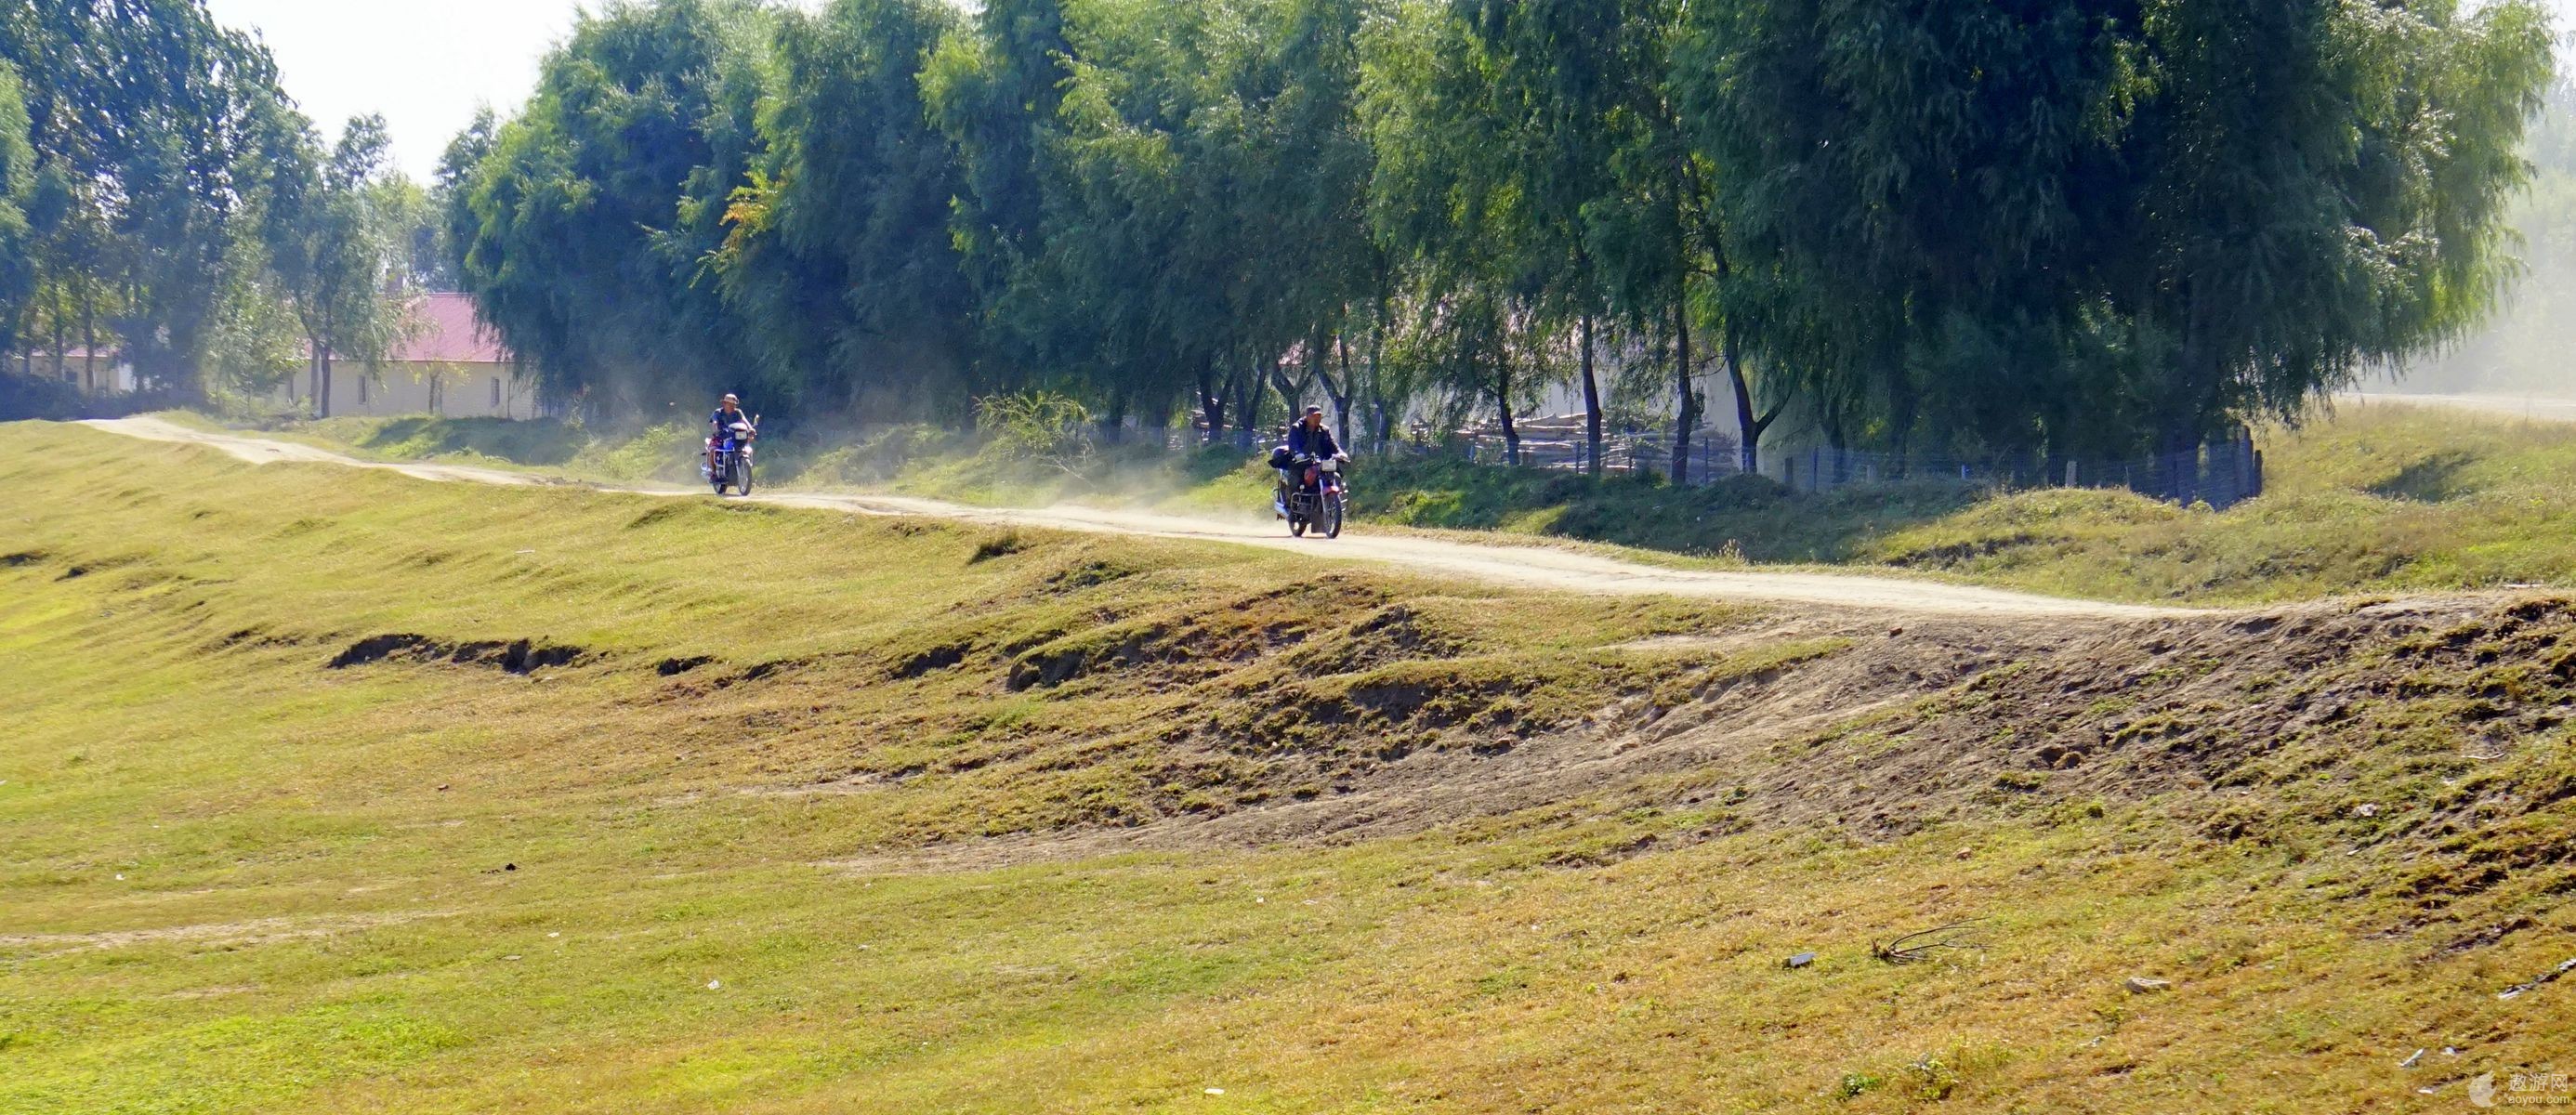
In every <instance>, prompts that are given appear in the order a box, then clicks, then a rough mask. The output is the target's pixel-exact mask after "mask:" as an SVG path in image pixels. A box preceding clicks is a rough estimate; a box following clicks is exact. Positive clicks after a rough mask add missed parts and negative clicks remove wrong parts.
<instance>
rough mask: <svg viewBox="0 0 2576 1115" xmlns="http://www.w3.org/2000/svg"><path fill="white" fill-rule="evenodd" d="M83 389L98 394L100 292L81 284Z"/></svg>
mask: <svg viewBox="0 0 2576 1115" xmlns="http://www.w3.org/2000/svg"><path fill="white" fill-rule="evenodd" d="M81 391H82V392H84V393H86V394H91V395H95V394H98V292H97V291H94V290H91V289H90V287H89V284H87V283H83V284H81Z"/></svg>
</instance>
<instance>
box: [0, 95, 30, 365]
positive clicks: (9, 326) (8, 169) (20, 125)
mask: <svg viewBox="0 0 2576 1115" xmlns="http://www.w3.org/2000/svg"><path fill="white" fill-rule="evenodd" d="M27 127H28V125H27V101H26V96H25V94H24V93H23V92H22V91H21V90H20V87H19V85H18V71H17V70H16V69H15V68H13V67H11V66H10V65H9V64H8V63H6V62H0V353H8V352H15V351H17V349H18V329H19V322H20V319H21V316H22V314H23V313H24V308H25V306H26V304H27V302H28V301H29V300H30V299H32V298H33V297H34V296H35V293H36V261H35V244H34V243H33V230H32V229H31V228H30V227H29V226H28V224H27V213H26V205H27V200H28V195H30V194H32V193H34V192H35V186H36V166H35V164H36V151H35V148H34V147H32V146H30V145H29V144H28V143H27Z"/></svg>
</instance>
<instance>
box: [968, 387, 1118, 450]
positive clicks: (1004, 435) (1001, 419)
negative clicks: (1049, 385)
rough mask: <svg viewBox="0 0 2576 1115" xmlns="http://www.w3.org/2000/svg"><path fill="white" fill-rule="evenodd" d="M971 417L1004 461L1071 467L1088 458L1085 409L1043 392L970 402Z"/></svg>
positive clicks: (1087, 411)
mask: <svg viewBox="0 0 2576 1115" xmlns="http://www.w3.org/2000/svg"><path fill="white" fill-rule="evenodd" d="M975 417H976V419H977V420H978V422H979V423H980V424H981V426H982V428H983V429H984V431H985V432H986V433H987V434H989V435H990V436H991V437H992V442H991V449H992V451H993V452H996V453H999V454H1001V455H1002V456H1003V457H1005V458H1010V459H1016V460H1036V461H1045V462H1048V463H1050V464H1054V465H1056V466H1058V467H1061V468H1066V469H1072V468H1075V467H1078V466H1079V465H1080V464H1081V462H1082V461H1083V460H1084V459H1086V458H1088V457H1089V456H1091V424H1092V418H1091V411H1090V409H1089V408H1087V407H1084V406H1083V405H1082V403H1081V401H1080V400H1077V399H1073V398H1070V397H1068V396H1064V395H1058V394H1055V393H1053V392H1049V391H1026V392H1021V393H1018V394H1012V395H987V396H985V397H983V398H981V399H978V400H976V401H975Z"/></svg>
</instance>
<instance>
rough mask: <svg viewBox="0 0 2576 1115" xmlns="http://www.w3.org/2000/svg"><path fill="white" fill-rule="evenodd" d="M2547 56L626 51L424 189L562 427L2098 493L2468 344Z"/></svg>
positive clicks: (2144, 11)
mask: <svg viewBox="0 0 2576 1115" xmlns="http://www.w3.org/2000/svg"><path fill="white" fill-rule="evenodd" d="M2550 47H2551V44H2550V38H2549V32H2548V26H2547V20H2546V18H2545V16H2544V14H2543V12H2542V11H2541V10H2540V9H2539V8H2538V7H2537V6H2536V5H2535V4H2534V3H2531V2H2529V0H2500V2H2497V3H2490V4H2485V5H2482V6H2480V7H2479V8H2478V9H2477V10H2476V12H2475V13H2474V14H2469V13H2464V12H2462V11H2461V10H2460V9H2459V7H2458V5H2456V4H2455V3H2453V2H2451V0H2379V2H2370V3H2359V2H2350V0H2280V2H2267V3H2260V4H2247V3H2244V2H2243V0H2013V2H2009V3H1997V2H1994V0H1697V2H1694V3H1689V4H1684V3H1681V2H1680V0H1582V2H1573V0H1193V2H1190V3H1156V2H1144V0H987V2H986V3H985V4H984V5H983V6H982V7H981V8H980V10H979V11H977V12H976V13H975V14H973V15H971V16H968V15H963V14H960V12H959V11H958V10H957V9H956V8H954V7H952V6H950V5H948V4H945V3H941V2H939V0H835V2H833V3H830V4H829V5H828V6H826V7H825V8H824V9H823V10H822V11H820V12H819V13H811V14H809V13H804V12H799V11H793V10H783V9H781V8H779V7H775V6H772V5H769V4H766V3H762V2H759V0H656V2H651V3H625V4H618V5H613V6H611V7H610V8H608V9H607V10H606V11H605V12H603V13H601V14H598V15H596V16H592V17H589V18H586V19H585V20H583V21H582V23H581V24H580V26H579V28H578V29H577V30H576V31H575V33H574V35H573V37H572V38H571V40H570V41H569V42H567V43H566V44H564V45H563V46H562V48H561V49H560V50H559V51H557V52H556V53H555V54H554V55H553V56H552V57H551V58H550V59H549V60H548V61H547V63H546V65H545V67H544V72H543V78H542V81H541V84H540V87H539V88H538V90H537V91H536V94H535V96H534V98H533V99H532V100H531V102H530V103H529V104H528V106H527V108H526V110H525V111H524V112H523V113H521V114H520V115H519V116H518V117H516V118H515V119H511V120H508V121H506V122H502V121H494V120H485V121H483V122H481V123H479V124H478V125H477V126H476V127H475V128H474V129H472V130H471V131H469V132H468V133H467V134H465V135H464V136H462V137H460V138H459V139H458V141H457V142H456V144H455V146H454V148H453V149H452V150H451V152H450V153H449V156H448V159H447V162H446V166H445V168H444V171H443V173H442V181H441V184H442V187H443V189H444V190H445V191H446V193H445V200H444V213H445V221H446V225H447V232H448V236H449V239H450V241H451V243H453V244H454V245H455V246H456V249H457V253H458V254H457V260H456V262H457V269H458V275H459V276H460V278H461V280H462V282H463V283H464V285H465V286H466V288H467V289H469V290H470V291H471V292H473V293H474V295H475V296H476V297H477V299H478V300H479V302H480V304H481V305H482V307H483V308H484V310H485V312H486V313H487V315H488V317H489V318H490V319H491V320H492V321H493V322H494V323H495V325H496V326H497V327H498V328H499V329H500V331H501V332H502V333H503V335H504V336H505V337H506V338H507V339H508V340H509V342H510V343H511V344H512V346H513V347H514V348H516V349H517V350H518V351H519V352H520V353H521V354H522V355H523V356H525V357H526V358H527V359H528V360H529V361H530V362H531V366H532V368H533V372H534V374H535V375H537V376H538V377H539V378H540V381H541V383H542V385H543V387H544V388H545V389H546V390H547V391H548V392H549V393H550V394H552V395H553V396H555V397H557V398H580V399H583V400H585V401H586V402H587V403H588V404H589V405H591V406H594V407H598V408H603V409H608V410H612V411H615V410H640V409H644V408H647V407H650V406H653V405H654V404H657V403H659V402H661V401H662V400H663V399H665V398H668V397H673V396H676V395H681V394H696V393H698V392H701V391H706V390H713V389H716V388H718V387H724V386H736V385H740V386H743V387H746V388H748V389H752V390H757V391H760V392H762V393H763V395H764V397H765V398H769V399H774V400H777V401H776V402H774V403H772V404H771V409H772V410H773V411H777V410H783V409H789V408H793V409H795V410H798V411H803V412H809V413H810V412H815V411H836V412H847V411H860V412H864V413H866V414H870V415H886V414H890V413H897V414H902V415H906V416H959V417H962V416H964V415H966V414H968V413H969V411H970V407H971V400H972V399H974V398H976V397H980V396H983V395H986V394H989V393H991V392H995V391H1002V390H1011V389H1018V388H1023V387H1044V388H1048V389H1052V390H1058V391H1063V392H1067V393H1070V394H1073V395H1076V396H1079V397H1081V398H1083V399H1085V400H1086V401H1088V402H1090V403H1092V404H1093V405H1094V409H1095V410H1097V411H1099V412H1102V413H1105V414H1108V415H1110V416H1113V417H1121V416H1125V417H1136V418H1141V419H1144V420H1147V421H1151V422H1154V423H1161V422H1164V421H1167V420H1172V419H1174V418H1176V417H1178V416H1180V415H1184V414H1189V415H1195V416H1197V417H1198V419H1199V420H1200V421H1202V422H1203V423H1204V424H1205V425H1207V426H1208V427H1210V428H1211V429H1219V428H1223V427H1225V426H1227V425H1228V424H1230V423H1240V422H1244V421H1246V420H1248V419H1251V418H1254V417H1256V416H1257V415H1258V413H1259V407H1260V405H1261V400H1263V399H1264V398H1274V399H1275V398H1300V397H1313V396H1323V397H1329V398H1330V399H1331V401H1332V402H1333V403H1334V404H1335V406H1336V409H1337V410H1338V411H1339V415H1340V420H1341V421H1342V423H1343V424H1344V427H1345V428H1346V429H1348V428H1349V427H1350V426H1351V425H1352V424H1354V423H1356V424H1358V425H1359V426H1360V427H1362V429H1363V431H1364V432H1368V431H1373V432H1376V433H1378V434H1380V435H1383V434H1385V433H1386V432H1388V431H1389V429H1390V428H1391V426H1392V424H1393V423H1395V422H1396V421H1397V420H1399V418H1401V417H1402V416H1403V415H1404V414H1405V413H1407V411H1408V408H1414V407H1418V406H1420V405H1422V403H1423V400H1425V399H1438V400H1449V401H1451V402H1453V403H1455V404H1458V405H1461V406H1463V405H1466V404H1469V403H1472V404H1474V405H1476V406H1478V407H1481V408H1483V409H1484V410H1485V411H1486V412H1487V413H1493V414H1498V415H1499V417H1500V418H1501V420H1502V422H1503V424H1504V426H1505V427H1506V431H1507V436H1508V428H1509V426H1510V423H1511V420H1512V418H1513V415H1514V410H1515V408H1516V407H1518V406H1522V405H1526V404H1527V403H1528V402H1529V401H1530V400H1531V399H1532V398H1533V397H1534V396H1535V395H1536V393H1537V392H1538V391H1539V390H1540V389H1541V388H1542V387H1543V386H1546V385H1549V384H1553V383H1566V382H1570V383H1573V384H1577V385H1579V390H1580V395H1581V397H1582V398H1583V399H1585V400H1586V403H1587V409H1588V410H1589V412H1590V427H1591V435H1592V436H1593V437H1594V438H1595V439H1596V440H1597V439H1598V438H1599V437H1600V431H1601V428H1602V415H1603V413H1604V411H1605V410H1606V409H1608V406H1609V403H1608V402H1607V401H1606V400H1608V399H1610V398H1611V397H1614V396H1617V395H1619V394H1620V393H1621V389H1622V388H1623V386H1624V387H1626V388H1627V389H1628V390H1629V392H1630V393H1631V394H1633V393H1634V389H1635V388H1636V386H1637V384H1638V382H1639V378H1640V377H1646V380H1647V382H1649V383H1651V384H1659V385H1660V386H1657V387H1654V388H1653V389H1654V390H1655V391H1656V392H1657V393H1658V394H1660V395H1661V396H1662V398H1663V399H1665V400H1666V403H1665V405H1664V406H1663V407H1662V410H1663V413H1664V414H1665V415H1666V416H1669V417H1670V418H1672V419H1673V420H1674V422H1675V426H1674V432H1675V433H1676V434H1677V435H1678V436H1677V437H1675V439H1674V443H1675V444H1674V448H1675V454H1676V459H1675V464H1676V466H1677V471H1678V466H1679V464H1680V462H1681V460H1682V454H1684V453H1686V452H1687V451H1688V444H1689V438H1690V437H1691V436H1692V433H1693V431H1694V430H1695V429H1696V428H1697V427H1698V426H1699V425H1700V424H1701V423H1702V421H1703V417H1702V413H1703V405H1704V402H1705V401H1704V400H1703V399H1701V398H1700V397H1699V396H1698V395H1697V394H1695V393H1694V386H1695V385H1696V384H1699V383H1701V382H1705V381H1712V380H1713V381H1714V382H1716V383H1718V384H1721V385H1722V387H1721V390H1722V391H1723V393H1724V397H1721V398H1720V399H1718V400H1716V402H1717V404H1718V405H1720V406H1724V407H1727V408H1728V409H1730V410H1732V411H1733V413H1734V415H1735V416H1736V419H1737V422H1738V423H1739V424H1740V425H1741V426H1742V427H1743V428H1745V429H1747V430H1749V431H1755V432H1757V433H1758V432H1760V431H1762V430H1764V429H1766V428H1768V427H1770V426H1771V424H1772V423H1774V422H1779V421H1792V422H1798V423H1802V424H1805V425H1808V426H1811V427H1813V428H1814V429H1815V430H1816V431H1817V432H1818V433H1819V434H1820V435H1821V436H1822V437H1823V438H1824V439H1826V440H1829V441H1831V442H1833V443H1835V444H1840V445H1858V446H1872V447H1878V448H1885V449H1893V450H1897V451H1905V450H1909V449H1912V450H1918V451H1928V450H1931V449H1935V448H1937V449H1939V450H1942V451H1948V452H2015V453H2034V454H2069V453H2084V454H2088V455H2099V454H2126V453H2132V452H2139V451H2144V450H2150V449H2168V450H2169V449H2175V448H2181V447H2187V446H2190V445H2193V444H2196V443H2197V442H2198V441H2199V440H2200V439H2201V438H2202V437H2203V436H2204V435H2205V434H2206V433H2208V432H2209V431H2211V430H2212V429H2214V428H2217V427H2220V426H2223V425H2226V424H2230V423H2232V422H2235V421H2239V420H2242V419H2244V418H2246V417H2249V416H2252V415H2255V414H2259V413H2263V412H2274V413H2287V412H2290V411H2293V410H2295V409H2296V408H2298V407H2299V406H2300V405H2301V404H2302V403H2303V402H2304V401H2305V400H2306V399H2308V398H2309V397H2310V396H2312V395H2313V394H2315V393H2316V392H2318V391H2321V390H2326V389H2330V388H2333V387H2336V386H2339V385H2342V384H2344V383H2346V382H2348V381H2349V380H2350V379H2351V378H2352V377H2353V376H2354V375H2355V374H2356V373H2357V372H2358V371H2360V370H2362V369H2364V368H2366V367H2369V366H2371V365H2374V364H2377V363H2384V362H2388V361H2395V360H2402V359H2404V358H2406V357H2408V356H2410V355H2413V354H2416V353H2419V352H2423V351H2425V350H2427V349H2428V348H2431V347H2434V346H2438V345H2440V344H2442V343H2444V342H2446V341H2448V340H2451V339H2453V338H2456V337H2457V336H2459V335H2460V334H2461V332H2462V331H2463V330H2464V329H2465V328H2467V327H2468V326H2469V325H2471V324H2472V323H2474V322H2475V321H2476V320H2477V319H2478V318H2479V317H2480V315H2481V314H2482V313H2484V312H2485V310H2486V309H2487V308H2488V306H2489V305H2490V303H2491V302H2492V301H2493V300H2494V298H2495V296H2496V293H2497V291H2498V289H2499V285H2500V281H2501V280H2502V279H2503V278H2504V277H2505V276H2507V275H2508V274H2509V272H2510V262H2511V261H2510V258H2509V253H2508V252H2507V251H2506V250H2505V249H2506V247H2507V246H2508V245H2507V243H2506V241H2507V240H2508V239H2509V237H2508V235H2507V232H2506V228H2505V225H2504V223H2503V222H2502V221H2501V220H2500V219H2499V215H2500V214H2501V213H2502V212H2503V210H2504V207H2505V206H2506V205H2507V204H2508V202H2509V200H2510V199H2511V197H2512V196H2513V194H2514V193H2515V191H2516V190H2517V189H2518V188H2519V187H2520V186H2521V185H2522V184H2523V182H2524V180H2525V177H2526V174H2527V171H2528V168H2527V165H2526V164H2525V162H2524V160H2523V158H2522V157H2521V155H2520V153H2519V151H2520V144H2521V141H2522V138H2523V130H2524V126H2525V121H2526V119H2527V118H2528V117H2529V116H2530V115H2531V114H2532V112H2533V110H2534V109H2535V107H2536V106H2537V105H2538V104H2539V102H2540V98H2541V95H2542V93H2543V91H2544V90H2545V89H2547V88H2548V87H2549V82H2550V76H2551V68H2552V56H2551V49H2550ZM1704 377H1706V379H1704ZM1744 451H1745V453H1746V455H1747V457H1748V459H1749V458H1751V457H1752V455H1753V454H1754V453H1755V452H1757V451H1758V438H1747V439H1746V444H1745V446H1744ZM1597 456H1598V455H1597V454H1596V459H1597ZM1748 463H1749V461H1748Z"/></svg>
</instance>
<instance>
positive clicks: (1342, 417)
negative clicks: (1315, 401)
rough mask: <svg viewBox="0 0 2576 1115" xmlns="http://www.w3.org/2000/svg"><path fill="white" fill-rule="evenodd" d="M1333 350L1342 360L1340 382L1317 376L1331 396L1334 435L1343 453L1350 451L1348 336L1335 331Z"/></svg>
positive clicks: (1349, 345)
mask: <svg viewBox="0 0 2576 1115" xmlns="http://www.w3.org/2000/svg"><path fill="white" fill-rule="evenodd" d="M1333 351H1334V353H1335V354H1337V355H1339V356H1340V357H1341V360H1342V380H1341V382H1340V383H1335V382H1333V377H1331V376H1320V377H1318V378H1320V379H1321V380H1323V383H1324V393H1325V394H1327V395H1330V396H1332V398H1333V426H1334V436H1336V437H1339V438H1340V439H1341V445H1342V452H1344V453H1348V452H1350V451H1351V387H1352V384H1351V342H1350V338H1348V337H1345V336H1342V335H1340V334H1338V333H1337V334H1334V336H1333Z"/></svg>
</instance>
